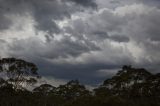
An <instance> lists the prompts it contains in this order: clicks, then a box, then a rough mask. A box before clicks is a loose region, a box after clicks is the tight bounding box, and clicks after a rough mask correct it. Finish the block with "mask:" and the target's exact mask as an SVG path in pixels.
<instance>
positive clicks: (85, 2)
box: [69, 0, 97, 8]
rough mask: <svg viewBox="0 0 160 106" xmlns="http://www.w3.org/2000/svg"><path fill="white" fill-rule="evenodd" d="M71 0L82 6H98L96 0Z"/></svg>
mask: <svg viewBox="0 0 160 106" xmlns="http://www.w3.org/2000/svg"><path fill="white" fill-rule="evenodd" d="M69 1H73V2H75V3H77V4H80V5H82V6H86V7H93V8H97V4H96V2H95V1H94V0H69Z"/></svg>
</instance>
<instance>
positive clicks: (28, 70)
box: [0, 58, 40, 89]
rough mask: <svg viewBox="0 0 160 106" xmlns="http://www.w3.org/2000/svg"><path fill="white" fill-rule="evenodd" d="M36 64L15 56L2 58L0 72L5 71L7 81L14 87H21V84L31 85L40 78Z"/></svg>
mask: <svg viewBox="0 0 160 106" xmlns="http://www.w3.org/2000/svg"><path fill="white" fill-rule="evenodd" d="M37 70H38V68H37V66H36V65H35V64H34V63H30V62H27V61H24V60H21V59H16V58H2V59H1V60H0V72H1V73H2V72H3V73H5V74H6V77H7V81H8V82H9V83H11V84H13V85H14V88H15V89H18V88H21V87H22V85H23V84H25V85H32V84H34V83H36V82H37V80H36V79H37V78H40V77H39V75H38V73H37Z"/></svg>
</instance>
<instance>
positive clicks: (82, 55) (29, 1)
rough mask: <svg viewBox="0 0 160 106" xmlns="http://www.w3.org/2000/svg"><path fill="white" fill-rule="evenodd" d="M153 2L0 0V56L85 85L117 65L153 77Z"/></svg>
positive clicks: (159, 14)
mask: <svg viewBox="0 0 160 106" xmlns="http://www.w3.org/2000/svg"><path fill="white" fill-rule="evenodd" d="M158 4H159V1H158V0H153V1H149V0H133V1H127V0H122V1H118V0H107V1H106V0H45V1H44V0H39V1H37V0H0V23H1V24H0V48H1V51H0V54H1V57H10V56H11V57H12V56H14V57H17V58H23V59H26V60H29V61H32V62H35V63H36V64H37V65H38V66H39V68H40V74H41V75H44V76H45V77H53V78H54V79H55V78H57V79H63V80H70V79H79V80H80V81H81V82H83V83H86V84H91V85H96V84H98V83H100V82H101V81H102V80H104V79H105V78H108V77H111V76H112V75H113V74H115V73H116V70H118V69H119V68H120V67H121V66H122V65H124V64H132V65H134V66H136V67H146V68H147V69H149V70H151V72H159V68H160V67H159V65H160V58H159V57H160V53H159V52H160V46H159V45H160V30H159V26H160V20H159V18H160V8H159V5H158Z"/></svg>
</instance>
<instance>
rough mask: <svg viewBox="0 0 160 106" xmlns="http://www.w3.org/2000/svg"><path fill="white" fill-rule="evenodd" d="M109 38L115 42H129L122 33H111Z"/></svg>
mask: <svg viewBox="0 0 160 106" xmlns="http://www.w3.org/2000/svg"><path fill="white" fill-rule="evenodd" d="M109 39H111V40H114V41H116V42H129V38H128V37H126V36H122V35H113V36H110V37H109Z"/></svg>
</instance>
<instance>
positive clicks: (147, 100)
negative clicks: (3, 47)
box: [0, 58, 160, 106]
mask: <svg viewBox="0 0 160 106" xmlns="http://www.w3.org/2000/svg"><path fill="white" fill-rule="evenodd" d="M0 72H2V73H6V76H7V77H6V78H0V106H160V74H156V75H153V74H151V73H150V72H148V71H147V70H146V69H137V68H132V67H131V66H123V67H122V69H121V70H120V71H119V72H118V73H117V74H116V75H115V76H113V77H112V78H110V79H107V80H105V81H104V83H103V84H102V85H100V86H99V87H97V88H96V89H94V90H93V91H89V90H87V89H86V88H85V86H84V85H82V84H80V83H79V81H78V80H72V81H69V82H68V83H67V84H65V85H60V86H59V87H54V86H52V85H49V84H42V85H40V86H39V87H36V88H34V89H33V90H32V91H28V90H26V89H25V88H24V87H22V85H24V84H26V85H32V84H34V83H36V81H37V79H38V78H40V77H39V75H38V73H37V67H36V65H35V64H33V63H29V62H26V61H24V60H20V59H15V58H3V59H1V60H0Z"/></svg>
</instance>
